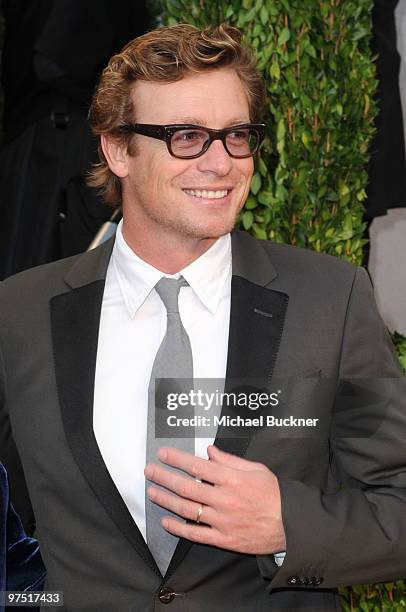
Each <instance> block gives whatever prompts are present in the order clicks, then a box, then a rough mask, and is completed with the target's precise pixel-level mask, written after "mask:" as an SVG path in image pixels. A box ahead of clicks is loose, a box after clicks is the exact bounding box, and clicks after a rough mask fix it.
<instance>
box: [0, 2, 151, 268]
mask: <svg viewBox="0 0 406 612" xmlns="http://www.w3.org/2000/svg"><path fill="white" fill-rule="evenodd" d="M2 9H3V13H4V20H5V41H4V46H3V58H2V72H1V81H2V88H3V91H4V117H3V140H4V147H3V150H2V151H1V153H0V219H1V223H0V279H1V278H5V277H7V276H10V275H11V274H14V273H15V272H19V271H20V270H23V269H25V268H30V267H32V266H34V265H38V264H41V263H46V262H49V261H53V260H54V259H58V258H60V257H62V256H66V255H71V254H74V253H79V252H81V251H83V250H85V249H86V248H87V247H88V246H89V244H90V242H91V240H92V238H93V237H94V235H95V234H96V232H97V229H98V228H99V227H100V225H101V224H102V223H103V221H105V220H106V219H108V218H109V217H110V215H111V210H110V208H109V207H107V206H105V205H104V204H103V203H102V201H101V199H100V198H98V196H97V195H95V193H94V190H91V189H89V188H88V187H87V186H86V184H85V180H84V175H85V173H86V171H87V170H88V169H89V166H90V164H91V163H92V162H94V161H97V159H96V157H97V156H96V149H97V144H96V141H95V139H94V138H93V137H92V136H91V134H90V130H89V128H88V123H87V113H88V108H89V104H90V100H91V97H92V94H93V89H94V86H95V84H96V81H97V78H98V76H99V74H100V72H101V70H102V69H103V67H104V66H105V65H106V63H107V60H108V58H109V57H110V56H111V55H112V54H113V53H115V52H117V51H119V50H120V49H121V48H122V46H123V45H124V44H125V43H126V42H128V41H129V40H131V39H132V38H134V37H135V36H138V35H139V34H141V33H143V32H144V30H145V29H146V28H147V25H148V23H149V16H148V13H147V10H146V8H145V5H144V2H133V1H132V0H120V3H119V10H117V2H114V1H113V0H89V1H87V2H81V1H79V0H58V2H54V1H53V0H37V1H36V2H29V1H27V0H3V3H2Z"/></svg>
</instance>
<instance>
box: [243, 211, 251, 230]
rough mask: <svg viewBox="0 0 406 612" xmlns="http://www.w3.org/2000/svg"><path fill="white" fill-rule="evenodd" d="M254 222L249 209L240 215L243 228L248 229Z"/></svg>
mask: <svg viewBox="0 0 406 612" xmlns="http://www.w3.org/2000/svg"><path fill="white" fill-rule="evenodd" d="M253 222H254V214H253V213H252V212H251V211H250V210H246V211H245V213H244V214H243V216H242V224H243V227H244V229H245V230H249V229H250V227H251V225H252V224H253Z"/></svg>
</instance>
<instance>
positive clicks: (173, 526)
mask: <svg viewBox="0 0 406 612" xmlns="http://www.w3.org/2000/svg"><path fill="white" fill-rule="evenodd" d="M162 527H164V529H166V530H167V531H169V533H172V534H173V535H175V536H178V537H179V538H185V539H186V540H190V541H191V542H195V543H197V544H208V545H209V546H217V547H218V548H224V549H228V550H230V544H229V541H228V539H227V538H226V537H225V536H223V534H221V533H220V532H219V531H218V530H217V529H216V528H214V527H204V526H202V525H193V524H190V523H181V522H180V521H177V520H176V519H174V518H172V517H168V516H165V517H164V518H163V519H162Z"/></svg>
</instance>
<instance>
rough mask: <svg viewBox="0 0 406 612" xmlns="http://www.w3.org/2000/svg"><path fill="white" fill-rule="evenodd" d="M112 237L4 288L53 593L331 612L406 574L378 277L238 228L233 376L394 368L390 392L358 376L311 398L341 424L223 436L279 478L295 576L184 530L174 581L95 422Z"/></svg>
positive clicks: (6, 405) (1, 341)
mask: <svg viewBox="0 0 406 612" xmlns="http://www.w3.org/2000/svg"><path fill="white" fill-rule="evenodd" d="M111 248H112V242H111V241H110V242H109V243H106V244H104V245H102V246H101V247H99V248H98V249H96V250H94V251H92V252H88V253H85V254H83V255H80V256H75V257H72V258H69V259H66V260H62V261H59V262H56V263H53V264H49V265H46V266H41V267H38V268H35V269H33V270H30V271H27V272H24V273H22V274H19V275H17V276H15V277H13V278H10V279H9V280H7V281H5V282H4V283H2V285H1V286H0V346H1V353H0V399H1V406H2V408H1V412H0V444H1V446H0V448H1V449H3V451H2V453H3V455H4V454H6V455H7V456H5V457H4V456H3V457H0V458H2V459H3V460H4V461H5V463H6V464H7V463H8V466H7V467H8V469H9V470H10V469H12V467H13V466H12V465H10V463H12V461H11V460H10V461H8V462H7V459H8V457H12V454H13V453H12V445H13V443H12V442H11V437H10V436H11V434H10V428H11V430H12V436H13V438H14V440H15V444H16V447H17V449H18V452H19V455H20V457H21V461H22V464H23V468H24V473H25V477H26V480H27V484H28V489H29V493H30V497H31V501H32V504H33V508H34V512H35V516H36V520H37V529H38V539H39V542H40V547H41V551H42V555H43V558H44V561H45V564H46V567H47V571H48V583H47V588H49V589H51V590H52V589H56V590H63V591H64V597H65V607H64V609H65V610H69V611H72V612H82V611H83V612H92V611H94V612H112V611H114V612H130V611H134V612H135V611H136V612H144V611H145V612H147V611H148V612H149V611H152V610H167V609H170V610H173V611H177V612H181V611H182V612H198V611H206V610H208V609H210V610H213V612H224V610H232V611H233V612H251V611H252V610H258V611H261V612H262V611H263V610H268V609H269V610H275V611H278V610H281V611H282V610H286V611H289V612H291V611H292V610H295V611H296V610H309V611H310V610H311V611H312V612H314V611H316V610H325V611H327V610H337V609H339V608H338V603H337V596H336V592H335V587H337V585H341V584H350V583H358V582H374V581H382V580H388V579H393V578H400V577H402V576H405V575H406V554H405V553H406V547H405V542H406V504H405V502H406V469H405V465H406V402H405V395H406V394H405V393H404V391H405V386H404V379H403V378H401V373H400V370H399V367H398V365H397V362H396V358H395V356H394V354H393V349H392V345H391V342H390V339H389V338H388V335H387V332H386V330H385V328H384V326H383V324H382V322H381V320H380V317H379V315H378V313H377V310H376V307H375V304H374V301H373V297H372V291H371V286H370V283H369V279H368V277H367V275H366V273H365V272H364V271H363V270H360V269H356V268H355V267H353V266H351V265H349V264H347V263H345V262H343V261H341V260H338V259H335V258H332V257H329V256H325V255H318V254H316V253H313V252H311V251H305V250H300V249H296V248H293V247H289V246H286V245H277V244H272V243H270V242H259V241H256V240H255V239H253V238H252V237H250V236H248V235H247V234H243V233H240V232H235V233H234V234H233V239H232V252H233V279H232V297H231V319H230V335H229V350H228V363H227V378H228V379H231V378H237V377H255V378H263V379H267V380H268V381H269V380H271V377H273V378H272V380H274V379H282V378H284V377H296V376H315V377H316V378H313V379H312V380H313V381H316V382H315V383H314V384H315V385H316V386H317V385H318V384H319V383H318V380H320V381H323V380H324V379H325V378H329V377H332V378H336V377H338V376H340V377H344V378H348V379H354V378H356V379H361V378H373V379H374V378H375V377H386V378H388V380H386V381H384V382H383V383H382V384H383V386H384V394H383V395H384V396H385V397H384V398H383V399H382V395H381V396H379V393H378V395H377V396H376V394H375V395H374V393H373V394H372V395H369V396H368V392H367V393H366V394H365V388H364V387H363V385H361V384H360V385H358V384H357V383H356V382H355V384H352V385H351V384H346V385H339V386H338V387H337V385H336V384H334V385H333V387H332V386H331V384H329V385H327V390H324V389H323V386H321V387H317V389H319V390H320V392H318V391H317V392H316V393H314V388H313V390H310V392H309V393H308V392H307V391H306V390H304V399H303V398H302V399H301V397H300V393H299V397H297V398H296V401H297V403H298V404H300V403H301V402H302V404H304V405H305V406H306V410H307V409H309V410H313V411H314V410H316V415H317V416H318V417H319V418H320V419H321V420H323V423H324V424H325V425H326V427H325V428H324V430H323V433H320V434H313V435H307V434H306V433H300V434H295V435H290V434H289V435H287V434H286V430H285V429H284V428H279V429H278V428H269V427H268V428H266V427H264V428H262V429H260V430H258V431H256V432H255V433H253V434H252V435H251V437H248V438H236V437H223V438H221V439H219V440H218V444H219V445H220V446H221V447H222V448H223V449H225V450H228V451H230V452H233V453H235V454H238V455H240V456H245V457H246V458H247V459H251V460H254V461H261V462H262V463H264V464H266V465H267V466H268V467H269V468H270V469H272V470H273V471H274V472H275V473H276V474H277V476H278V477H279V481H280V486H281V493H282V511H283V521H284V525H285V530H286V537H287V556H286V559H285V561H284V563H283V565H282V567H281V568H280V569H278V568H277V566H276V564H275V562H274V558H273V556H272V555H264V556H255V555H246V554H236V553H232V552H228V551H224V550H220V549H216V548H212V547H209V546H204V545H198V544H191V543H190V542H188V541H180V542H179V545H178V547H177V550H176V551H175V554H174V557H173V559H172V561H171V564H170V566H169V569H168V572H167V574H166V576H165V577H164V578H162V576H161V575H160V573H159V570H158V568H157V566H156V564H155V562H154V559H153V557H152V556H151V554H150V552H149V550H148V548H147V546H146V544H145V542H144V540H143V538H142V536H141V534H140V532H139V530H138V528H137V525H136V524H135V523H134V521H133V520H132V517H131V515H130V513H129V512H128V510H127V507H126V505H125V503H124V501H123V500H122V498H121V497H120V495H119V493H118V491H117V489H116V487H115V485H114V483H113V481H112V479H111V477H110V475H109V473H108V470H107V468H106V466H105V464H104V462H103V459H102V456H101V454H100V451H99V449H98V446H97V443H96V440H95V437H94V433H93V427H92V411H93V387H94V375H95V363H96V351H97V341H98V326H99V318H100V309H101V303H102V297H103V289H104V279H105V275H106V268H107V265H108V261H109V257H110V253H111ZM123 341H125V339H123ZM117 367H120V365H119V364H117ZM135 367H136V366H135ZM390 378H393V379H395V378H397V381H396V380H390ZM332 388H333V391H332ZM402 389H403V395H402ZM306 394H307V396H306ZM388 396H390V397H391V399H390V400H388V399H387V397H388ZM320 397H322V398H323V401H319V400H320ZM371 397H372V400H371ZM376 397H378V400H376V401H375V399H374V398H376ZM293 404H294V402H293V403H292V406H293ZM314 406H316V408H314ZM313 415H314V413H313ZM226 433H227V432H226ZM228 434H230V432H228ZM231 435H232V434H231ZM0 454H1V453H0ZM163 588H167V589H168V590H167V591H162V589H163ZM164 601H170V603H169V604H168V603H164ZM59 609H60V608H59Z"/></svg>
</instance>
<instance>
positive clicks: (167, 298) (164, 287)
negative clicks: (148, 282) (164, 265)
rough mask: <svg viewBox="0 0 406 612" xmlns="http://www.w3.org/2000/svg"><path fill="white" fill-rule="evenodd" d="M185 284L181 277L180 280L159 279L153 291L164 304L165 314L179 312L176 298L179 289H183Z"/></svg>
mask: <svg viewBox="0 0 406 612" xmlns="http://www.w3.org/2000/svg"><path fill="white" fill-rule="evenodd" d="M186 285H187V282H186V281H185V279H184V278H183V276H181V277H180V278H165V277H164V278H161V280H160V281H159V282H158V283H157V284H156V285H155V289H156V291H157V293H158V295H159V297H160V298H161V300H162V301H163V303H164V304H165V308H166V312H167V313H168V314H169V313H172V312H179V306H178V297H179V291H180V288H181V287H185V286H186Z"/></svg>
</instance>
